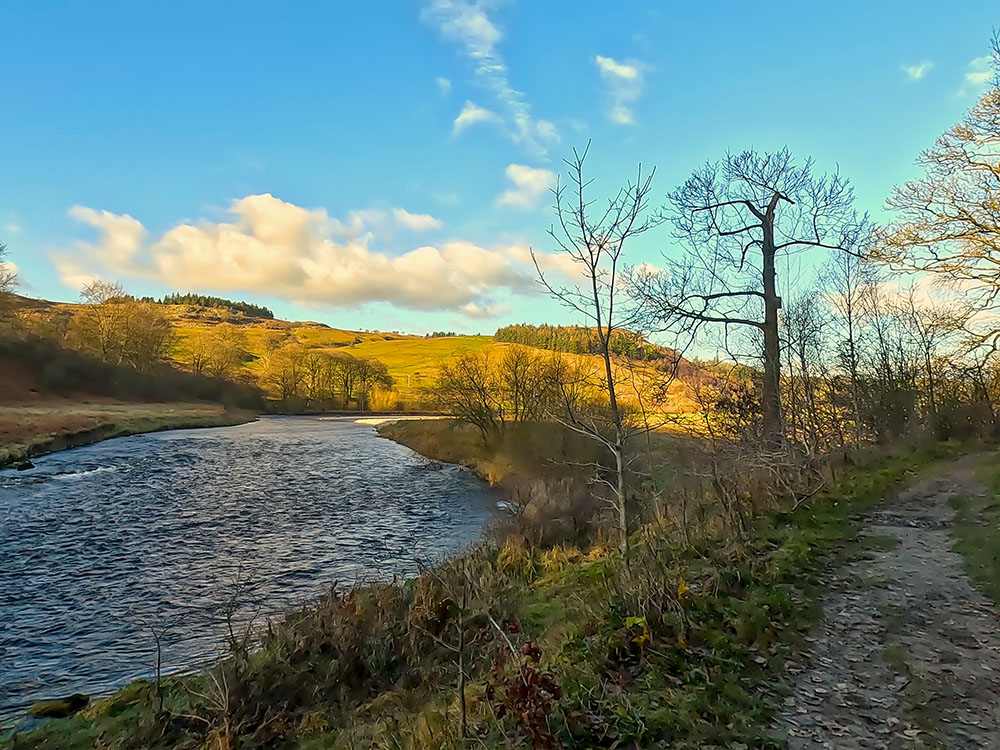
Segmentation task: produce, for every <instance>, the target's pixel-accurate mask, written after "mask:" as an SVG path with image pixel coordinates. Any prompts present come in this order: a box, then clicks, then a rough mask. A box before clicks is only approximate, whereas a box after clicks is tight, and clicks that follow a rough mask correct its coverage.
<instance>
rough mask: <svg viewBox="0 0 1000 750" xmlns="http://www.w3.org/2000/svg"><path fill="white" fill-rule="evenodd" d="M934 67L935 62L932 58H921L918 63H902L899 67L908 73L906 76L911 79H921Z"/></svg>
mask: <svg viewBox="0 0 1000 750" xmlns="http://www.w3.org/2000/svg"><path fill="white" fill-rule="evenodd" d="M933 67H934V63H933V62H931V61H930V60H921V61H920V62H919V63H917V64H916V65H900V66H899V69H900V70H901V71H903V72H904V73H906V76H907V77H908V78H909V79H910V80H911V81H919V80H920V79H922V78H923V77H924V76H925V75H927V74H928V73H929V72H930V69H931V68H933Z"/></svg>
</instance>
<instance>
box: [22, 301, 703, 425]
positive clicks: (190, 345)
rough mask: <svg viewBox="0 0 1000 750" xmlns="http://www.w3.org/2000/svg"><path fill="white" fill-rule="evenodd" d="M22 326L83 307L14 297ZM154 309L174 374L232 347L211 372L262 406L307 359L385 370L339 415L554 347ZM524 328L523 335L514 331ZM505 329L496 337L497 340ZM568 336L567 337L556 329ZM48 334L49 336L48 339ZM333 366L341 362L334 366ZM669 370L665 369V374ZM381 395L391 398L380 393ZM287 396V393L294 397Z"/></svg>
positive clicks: (582, 356) (680, 391) (678, 390)
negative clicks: (452, 374) (466, 359)
mask: <svg viewBox="0 0 1000 750" xmlns="http://www.w3.org/2000/svg"><path fill="white" fill-rule="evenodd" d="M17 304H18V307H19V309H20V316H21V318H22V320H24V321H26V322H27V325H28V326H29V328H31V327H33V328H36V329H39V330H41V331H42V332H43V333H45V332H48V333H49V334H50V335H57V336H58V335H61V336H66V335H67V333H66V332H67V331H71V330H72V323H73V320H74V319H78V318H79V317H80V316H82V315H84V314H85V313H86V311H87V310H88V309H89V308H92V306H88V305H85V304H76V303H60V302H48V301H45V300H34V299H29V298H25V297H19V298H18V301H17ZM155 309H156V310H157V311H158V312H159V313H160V314H161V315H162V316H164V317H165V319H166V320H167V321H168V322H169V325H170V329H171V333H172V335H171V338H170V341H169V344H168V349H167V352H168V358H169V360H170V361H171V363H172V364H173V365H174V366H175V367H176V368H178V369H181V370H186V371H190V372H196V373H198V372H207V371H209V370H208V369H205V368H206V365H205V358H206V357H210V356H216V354H217V352H218V351H219V350H220V348H226V347H231V348H232V349H233V350H234V352H235V353H234V355H233V357H234V359H233V362H232V363H231V366H228V367H223V366H221V365H218V366H216V367H215V369H214V370H213V371H214V372H215V374H217V375H219V376H220V377H224V378H227V379H230V380H235V381H239V382H245V383H247V384H250V385H254V386H257V387H259V388H261V389H262V390H263V391H264V392H265V393H266V394H267V395H268V397H269V398H271V399H274V400H283V401H287V389H286V384H285V381H286V380H288V379H289V378H294V379H298V380H301V381H305V380H307V379H308V377H309V373H307V372H304V371H305V370H308V368H309V367H310V364H309V359H310V356H311V355H313V354H317V353H318V354H323V355H330V357H332V358H335V361H343V359H342V358H345V357H346V358H351V359H350V361H352V362H354V361H359V362H374V363H378V366H379V367H384V372H385V373H387V375H388V378H389V379H390V380H391V388H389V387H388V381H387V383H386V384H385V386H382V385H375V386H374V387H373V391H374V392H375V393H376V396H378V397H377V398H374V399H372V400H371V401H370V402H367V403H362V402H361V401H355V402H353V403H352V402H351V401H348V402H347V403H344V404H343V405H342V407H341V408H345V407H346V408H364V407H367V408H371V409H405V410H427V409H431V408H433V404H432V403H431V400H430V398H429V392H428V389H429V388H430V387H431V386H432V385H433V383H434V381H435V377H436V374H437V370H438V368H439V367H440V366H441V365H442V364H444V363H446V362H449V361H452V360H454V359H455V358H457V357H460V356H462V355H465V354H474V353H478V352H486V353H488V354H489V356H490V357H491V358H494V357H495V358H496V359H499V358H500V357H501V356H502V352H504V351H505V350H507V349H508V348H510V347H522V348H525V349H528V350H530V351H533V352H535V353H536V354H537V355H538V356H545V357H549V356H552V354H553V350H554V349H557V348H558V347H553V346H549V345H545V343H544V342H535V341H531V342H528V341H512V340H509V338H510V337H507V338H508V340H503V339H504V338H505V337H503V336H501V337H500V338H499V339H498V338H497V337H494V336H482V335H468V336H464V335H463V336H457V335H448V336H438V337H423V336H415V335H407V334H402V333H386V332H377V331H355V330H349V329H341V328H333V327H330V326H327V325H325V324H323V323H317V322H313V321H288V320H280V319H272V318H265V317H260V316H256V315H247V314H244V313H242V312H240V311H239V310H236V309H233V308H232V307H206V306H201V305H194V304H161V303H156V304H155ZM518 328H525V327H518ZM507 330H509V329H501V333H503V332H504V331H507ZM560 330H571V329H560ZM53 332H54V333H53ZM644 345H645V347H646V349H648V350H649V351H648V352H647V353H648V354H649V356H648V360H649V361H647V362H641V363H640V364H639V365H638V366H637V368H636V370H635V372H634V373H631V374H629V376H628V377H629V378H630V379H631V378H635V379H636V380H638V381H640V382H641V383H646V382H648V381H652V380H654V379H655V380H660V379H662V374H658V373H657V370H661V371H662V370H663V369H665V368H664V367H663V363H664V362H665V361H667V355H668V354H672V352H670V350H665V349H661V348H658V347H652V345H650V344H648V343H647V342H644ZM558 356H562V357H566V358H571V359H573V361H574V362H575V363H576V364H577V365H581V364H582V365H583V366H584V367H585V369H586V368H589V367H590V366H591V365H592V367H593V369H594V371H595V372H596V371H598V370H599V369H600V366H601V365H600V361H599V359H598V357H596V356H595V355H593V354H592V353H589V352H587V351H565V350H564V351H561V352H559V355H558ZM282 357H284V358H285V359H288V358H289V357H292V358H293V360H292V361H291V362H285V361H284V360H282V365H281V366H282V367H284V368H285V369H286V370H290V372H276V367H277V366H276V365H275V362H276V361H277V360H278V359H280V358H282ZM337 358H340V359H337ZM666 369H669V368H666ZM300 371H303V372H300ZM382 391H391V392H389V393H383V392H382ZM293 392H294V390H293ZM670 395H671V398H670V399H669V404H670V406H669V408H670V410H673V411H688V410H690V409H691V407H692V404H691V402H690V398H689V396H688V395H687V393H686V388H685V387H684V386H683V385H682V384H680V383H677V384H674V385H673V386H672V387H671V389H670Z"/></svg>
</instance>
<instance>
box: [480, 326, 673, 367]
mask: <svg viewBox="0 0 1000 750" xmlns="http://www.w3.org/2000/svg"><path fill="white" fill-rule="evenodd" d="M493 340H494V341H498V342H502V343H510V344H523V345H525V346H533V347H536V348H538V349H548V350H551V351H555V352H566V353H569V354H599V353H600V351H601V339H600V336H599V335H598V333H597V330H596V329H594V328H587V327H585V326H554V325H548V324H547V323H543V324H541V325H533V324H531V323H520V324H516V325H508V326H503V327H502V328H498V329H497V332H496V333H495V334H494V336H493ZM608 345H609V346H610V348H611V351H612V352H613V353H614V354H616V355H619V356H622V357H628V358H629V359H631V360H634V361H637V362H652V361H656V360H659V359H664V358H669V357H670V355H671V354H672V352H670V351H669V350H668V349H665V348H664V347H661V346H657V345H656V344H653V343H651V342H649V341H647V340H646V339H644V338H643V337H642V336H641V335H640V334H638V333H636V332H634V331H627V330H623V329H618V330H615V331H613V332H612V336H611V339H610V341H609V344H608Z"/></svg>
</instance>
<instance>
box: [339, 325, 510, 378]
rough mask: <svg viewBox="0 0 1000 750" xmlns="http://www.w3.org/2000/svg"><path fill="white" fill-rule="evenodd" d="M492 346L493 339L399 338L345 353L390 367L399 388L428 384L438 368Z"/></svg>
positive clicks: (374, 343) (374, 340)
mask: <svg viewBox="0 0 1000 750" xmlns="http://www.w3.org/2000/svg"><path fill="white" fill-rule="evenodd" d="M492 343H493V337H492V336H446V337H442V338H436V339H422V338H409V339H405V338H400V339H394V340H391V341H384V340H383V341H379V340H376V339H369V340H367V341H365V342H363V343H361V344H355V345H354V346H351V347H349V348H348V349H346V350H345V351H347V352H348V353H350V354H353V355H354V356H355V357H370V358H372V359H377V360H379V361H380V362H382V363H384V364H385V366H386V367H388V368H389V374H390V375H392V376H393V377H394V378H395V379H396V382H397V384H398V385H401V386H406V385H407V378H408V377H409V380H410V383H411V385H416V382H414V381H417V380H419V381H420V382H421V383H423V382H424V381H427V382H430V380H432V379H433V377H434V375H435V373H436V371H437V368H438V367H439V366H440V365H442V364H444V363H445V362H448V361H449V360H452V359H455V358H456V357H458V356H460V355H462V354H470V353H474V352H478V351H480V350H482V349H484V348H485V347H487V346H490V345H491V344H492Z"/></svg>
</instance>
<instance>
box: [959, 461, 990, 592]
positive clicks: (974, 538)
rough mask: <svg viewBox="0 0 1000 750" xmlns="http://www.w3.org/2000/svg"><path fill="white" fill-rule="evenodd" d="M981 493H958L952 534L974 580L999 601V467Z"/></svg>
mask: <svg viewBox="0 0 1000 750" xmlns="http://www.w3.org/2000/svg"><path fill="white" fill-rule="evenodd" d="M987 486H988V489H987V491H986V493H985V495H983V496H982V497H968V496H964V495H963V496H956V497H953V498H952V499H951V505H952V507H954V508H955V511H956V512H955V519H954V522H953V525H952V534H953V535H954V537H955V545H954V549H955V551H956V552H958V553H959V554H961V555H962V560H963V562H964V566H965V571H966V573H968V574H969V577H970V578H971V579H972V581H973V583H975V585H976V586H978V587H979V588H980V589H981V590H982V591H983V592H985V593H986V595H987V596H989V597H990V598H991V599H993V601H995V602H997V603H1000V470H995V471H994V472H993V473H992V475H991V476H989V477H988V483H987Z"/></svg>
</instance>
